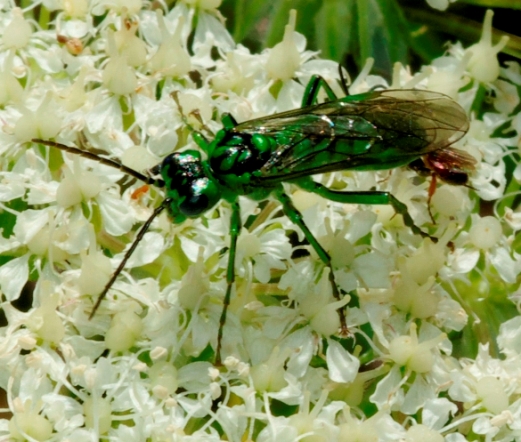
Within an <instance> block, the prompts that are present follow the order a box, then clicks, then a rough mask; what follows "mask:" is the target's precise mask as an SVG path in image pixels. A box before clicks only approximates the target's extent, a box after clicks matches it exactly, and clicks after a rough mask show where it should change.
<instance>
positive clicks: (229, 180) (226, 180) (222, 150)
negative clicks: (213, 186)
mask: <svg viewBox="0 0 521 442" xmlns="http://www.w3.org/2000/svg"><path fill="white" fill-rule="evenodd" d="M216 139H217V140H219V143H218V144H217V145H216V146H214V148H213V150H212V153H211V155H210V158H209V159H208V162H209V165H210V168H211V171H212V174H213V175H214V176H215V177H216V179H218V180H219V182H220V183H221V185H222V186H224V187H225V188H228V189H230V190H232V191H233V192H234V193H236V194H240V195H249V196H251V197H252V198H254V199H260V198H263V197H265V196H267V194H268V193H269V191H271V188H269V189H267V188H266V189H262V185H261V184H260V183H259V182H258V181H256V176H258V173H259V171H260V170H261V168H262V166H264V165H265V164H266V163H267V162H268V161H269V159H270V157H271V156H272V154H273V152H275V150H276V148H277V147H278V145H279V143H278V142H277V141H276V140H275V139H274V138H273V137H271V136H268V135H263V134H247V133H240V134H239V133H234V132H233V131H229V130H223V131H222V132H221V133H220V134H217V136H216ZM256 194H259V195H256Z"/></svg>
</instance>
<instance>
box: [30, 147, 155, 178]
mask: <svg viewBox="0 0 521 442" xmlns="http://www.w3.org/2000/svg"><path fill="white" fill-rule="evenodd" d="M31 141H32V142H33V143H39V144H43V145H44V146H50V147H55V148H56V149H60V150H63V151H65V152H69V153H73V154H75V155H79V156H80V157H84V158H88V159H89V160H93V161H97V162H98V163H101V164H104V165H105V166H110V167H114V168H115V169H119V170H121V171H122V172H124V173H126V174H127V175H130V176H133V177H134V178H137V179H138V180H140V181H143V182H144V183H147V184H151V185H153V186H156V187H165V182H164V181H163V180H158V179H155V178H152V177H149V176H146V175H143V174H142V173H139V172H137V171H135V170H134V169H131V168H130V167H127V166H124V165H123V164H121V163H119V162H118V161H114V160H111V159H109V158H104V157H101V156H99V155H96V154H95V153H92V152H89V151H88V150H83V149H79V148H77V147H75V146H67V145H65V144H61V143H56V142H54V141H47V140H41V139H39V138H33V139H32V140H31Z"/></svg>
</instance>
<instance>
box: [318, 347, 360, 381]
mask: <svg viewBox="0 0 521 442" xmlns="http://www.w3.org/2000/svg"><path fill="white" fill-rule="evenodd" d="M328 345H329V346H328V348H327V353H326V360H327V366H328V369H329V378H330V379H331V380H332V381H335V382H344V383H347V382H352V381H353V380H354V379H355V377H356V375H357V374H358V369H359V368H360V361H359V360H358V358H356V357H355V356H353V355H352V354H351V353H349V352H348V351H347V350H345V349H344V347H342V346H341V345H340V344H339V343H338V342H337V341H334V340H332V339H328Z"/></svg>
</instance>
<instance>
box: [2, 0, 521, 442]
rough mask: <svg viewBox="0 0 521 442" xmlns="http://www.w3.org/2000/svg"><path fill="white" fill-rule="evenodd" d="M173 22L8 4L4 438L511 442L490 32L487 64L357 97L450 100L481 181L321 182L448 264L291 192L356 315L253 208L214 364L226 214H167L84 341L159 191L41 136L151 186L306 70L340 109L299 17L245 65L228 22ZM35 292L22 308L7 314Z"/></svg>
mask: <svg viewBox="0 0 521 442" xmlns="http://www.w3.org/2000/svg"><path fill="white" fill-rule="evenodd" d="M438 3H439V4H441V3H443V2H437V4H438ZM159 5H160V2H145V1H144V0H143V1H142V0H133V1H116V0H111V1H109V0H96V1H91V2H89V1H87V0H68V1H64V2H59V1H44V2H43V5H41V4H40V3H39V2H36V3H35V4H34V5H33V6H32V7H30V8H28V9H26V10H21V9H18V8H15V7H13V6H12V5H11V4H10V3H9V2H2V6H1V10H0V29H1V31H0V35H1V36H2V37H1V40H0V123H1V130H0V153H1V156H0V162H1V168H0V176H1V181H0V212H1V213H0V225H1V227H2V235H0V252H1V256H0V259H1V261H0V263H1V265H0V290H1V300H2V310H3V312H4V315H5V321H4V322H3V323H2V324H1V327H0V333H1V335H0V336H1V337H0V388H1V389H3V390H4V391H5V392H6V397H7V403H8V409H4V410H2V411H3V412H5V413H11V416H12V417H11V418H10V419H2V420H0V439H1V440H8V439H9V440H29V441H49V440H56V441H62V440H74V441H75V442H83V441H94V440H101V439H103V440H105V439H107V440H125V441H144V440H158V441H159V440H161V441H216V440H228V441H244V440H248V441H249V440H257V441H277V442H280V441H289V442H293V441H296V440H301V441H308V442H319V441H339V442H356V441H359V442H362V441H364V442H367V441H391V440H393V441H395V440H403V441H410V442H413V441H422V442H426V441H429V442H430V441H433V442H437V441H443V440H445V441H447V442H459V441H465V440H487V441H488V440H494V441H505V442H507V441H511V440H521V384H520V379H521V317H520V316H518V312H517V311H516V310H515V307H516V306H517V307H518V308H519V305H520V302H521V301H520V300H521V289H520V287H519V281H520V273H521V255H520V254H519V253H517V252H516V250H515V248H516V245H517V247H519V237H516V232H518V231H519V230H521V212H519V209H517V211H513V210H512V209H510V208H509V207H508V201H511V200H513V198H514V197H515V196H516V195H519V193H518V191H519V183H520V182H521V166H520V165H519V162H518V158H519V154H520V151H519V145H520V143H519V140H520V134H521V118H520V117H519V116H517V115H516V111H517V110H519V91H520V88H521V70H520V67H519V65H518V64H515V63H511V64H509V65H508V66H506V67H501V66H500V65H499V63H498V61H497V53H498V52H499V51H500V50H501V48H502V47H503V46H504V45H505V43H506V42H505V41H501V42H500V43H498V44H496V45H495V46H494V45H493V43H492V40H491V21H492V12H490V11H489V12H488V13H487V16H486V19H485V25H484V31H483V37H482V39H481V41H480V42H479V43H477V44H476V45H474V46H472V47H470V48H466V49H465V48H463V47H462V46H461V45H459V44H455V45H453V46H451V47H450V49H449V50H448V51H447V54H446V55H444V56H443V57H441V58H439V59H437V60H435V61H434V62H433V64H432V65H431V66H428V67H426V68H425V69H424V70H423V71H422V72H420V73H418V74H412V73H411V72H410V71H409V70H408V69H406V68H404V67H402V66H400V65H397V66H396V68H395V71H394V76H393V79H392V83H391V84H387V82H386V81H385V80H384V79H383V78H380V77H376V76H372V75H369V71H370V69H371V61H370V60H369V61H368V63H367V65H366V67H365V68H364V70H363V71H362V72H361V73H360V74H359V75H358V77H357V78H356V79H355V80H354V81H353V82H352V83H351V84H350V87H349V92H350V94H357V93H361V92H365V91H368V90H370V89H371V88H374V87H375V86H379V87H382V86H383V87H386V88H387V87H389V88H393V89H401V88H418V89H430V90H434V91H437V92H442V93H445V94H447V95H449V96H450V97H452V98H453V99H454V100H456V101H457V102H458V103H459V104H460V105H461V106H463V108H464V109H465V110H466V111H467V112H468V114H469V119H470V130H469V132H468V134H467V135H466V136H465V137H464V138H463V139H462V140H460V141H459V142H458V143H457V145H456V146H455V147H457V148H458V149H461V150H464V151H466V152H467V153H469V154H470V155H472V156H473V157H474V158H475V159H476V160H477V163H478V167H477V170H476V171H475V172H474V173H473V174H472V177H471V189H468V188H465V187H462V186H449V185H444V184H442V185H440V186H438V189H437V190H436V192H435V193H434V195H433V196H432V199H431V200H430V203H429V202H428V199H429V180H425V179H422V178H420V177H418V176H417V175H416V173H415V172H413V171H411V170H406V169H396V170H392V171H391V172H389V171H385V172H378V173H377V172H367V171H365V172H354V171H342V172H335V173H331V174H328V175H323V176H317V177H315V179H316V180H318V181H320V182H321V183H322V184H324V185H326V186H328V187H331V188H334V189H337V190H353V189H355V190H369V189H374V188H376V189H378V190H385V191H389V192H391V193H392V194H393V195H394V196H396V198H397V199H398V200H399V201H401V202H403V203H405V204H406V205H407V207H408V210H409V212H410V213H411V216H412V218H413V219H414V221H415V223H416V224H417V225H418V226H421V228H422V229H424V230H429V232H430V233H431V234H432V235H433V236H435V237H437V238H439V241H438V243H436V244H434V243H433V242H431V241H430V240H429V239H422V238H421V237H419V236H418V235H414V234H413V233H412V232H411V230H410V228H409V227H406V226H404V224H403V220H402V217H401V216H395V213H394V210H393V209H392V208H391V207H387V206H366V205H342V204H338V203H332V202H329V201H326V200H324V199H322V198H320V197H318V196H316V195H314V194H308V193H305V192H303V191H302V190H298V188H297V187H296V186H295V187H294V186H291V185H288V186H287V187H286V188H285V189H286V191H287V192H288V194H290V195H291V198H292V200H293V203H294V205H295V207H296V208H297V209H298V210H299V211H300V212H301V213H302V214H303V218H304V221H305V223H306V225H307V226H308V227H309V229H310V230H311V232H312V233H313V235H314V236H315V237H316V238H317V239H318V240H319V242H320V243H321V244H322V246H323V247H324V248H325V250H327V252H328V253H329V255H330V256H331V259H332V267H333V269H334V273H335V278H336V281H337V283H338V285H339V287H340V288H341V289H342V290H343V291H344V292H345V293H349V295H346V296H345V298H344V300H342V301H337V300H335V299H334V298H333V296H332V293H331V284H330V280H329V273H328V272H329V269H327V268H326V269H325V268H324V265H323V264H322V262H321V261H320V259H319V258H318V257H317V256H316V255H315V252H314V251H313V250H312V249H311V248H310V246H309V245H308V244H307V243H303V242H301V241H300V240H303V235H302V232H300V231H299V230H298V228H297V227H296V226H294V225H293V224H292V223H291V222H290V221H289V220H288V219H287V218H285V217H284V216H282V213H281V211H280V205H279V204H277V203H275V202H272V201H267V202H263V203H261V204H260V205H259V204H258V202H255V201H252V200H250V199H248V198H245V197H241V198H240V204H241V213H242V224H243V226H244V227H243V228H242V230H241V232H240V236H239V239H238V246H237V255H236V275H235V276H236V280H235V286H234V290H233V294H232V300H231V305H230V308H229V310H228V315H227V321H226V325H225V327H224V333H223V348H222V356H223V359H224V364H223V366H215V365H214V361H215V350H216V346H217V330H218V328H219V322H220V316H221V310H222V301H223V297H224V293H225V291H226V278H227V274H226V273H227V270H226V269H227V260H228V254H227V253H226V252H227V248H228V247H229V241H230V237H229V230H230V214H231V208H230V205H229V204H228V203H226V202H222V203H220V204H218V205H217V206H216V207H214V208H212V209H211V210H209V211H208V212H207V213H206V214H205V215H203V216H201V217H200V218H197V219H190V220H188V221H186V222H184V223H182V224H173V223H172V222H171V221H170V220H169V219H168V217H167V216H166V214H161V216H159V217H158V218H157V219H156V220H155V221H154V222H153V224H152V227H151V229H150V231H149V232H147V233H146V234H145V235H144V237H143V239H142V241H141V242H140V244H139V246H138V248H137V250H136V251H135V252H134V254H133V255H132V256H131V258H130V260H129V261H128V263H127V265H126V267H125V270H124V271H123V272H122V274H121V275H120V277H119V278H118V279H117V281H116V282H115V284H114V285H113V287H112V289H111V290H110V292H109V294H108V296H107V298H106V299H105V300H103V302H102V303H101V307H100V309H99V310H98V311H97V313H96V314H95V315H94V317H93V318H92V319H89V315H90V313H91V311H92V305H93V302H95V299H96V295H97V294H99V293H100V292H101V291H102V290H103V288H104V286H105V285H106V283H107V281H108V280H109V279H110V276H111V274H112V272H113V270H114V269H115V268H116V267H117V265H118V263H119V262H121V260H122V259H123V256H124V255H125V247H126V246H127V248H128V246H129V244H130V243H132V241H133V238H134V236H135V232H136V231H137V230H138V229H139V226H140V225H141V224H142V223H143V222H144V221H145V220H147V219H148V218H149V217H150V215H151V213H152V211H153V210H154V207H156V206H157V205H158V204H159V203H160V201H161V199H162V193H161V192H162V191H161V190H160V189H154V188H151V187H150V186H143V183H140V182H137V181H136V180H135V179H131V178H129V177H127V176H126V175H125V174H124V173H123V172H122V171H120V170H118V169H115V168H111V167H108V166H105V165H102V164H100V163H98V162H95V161H92V160H88V159H85V158H81V157H79V156H75V155H72V154H67V153H62V152H61V151H58V150H56V149H53V148H48V147H44V146H41V145H37V144H36V143H33V142H31V140H32V139H34V138H40V139H45V140H49V139H53V140H56V141H57V142H60V143H63V144H66V145H75V146H78V147H80V148H82V149H89V150H90V151H92V152H95V153H97V154H99V155H102V156H104V157H109V158H113V159H118V160H120V161H121V162H122V163H123V164H125V165H126V166H127V167H130V168H133V169H135V170H138V171H141V172H143V171H145V170H147V169H149V168H151V167H153V166H154V165H155V164H157V163H159V162H160V161H161V159H162V158H163V157H164V156H165V155H167V154H169V153H171V152H172V151H174V150H179V149H184V148H185V146H190V148H193V149H196V148H197V147H196V146H195V144H194V142H193V140H192V133H191V132H192V131H193V130H197V131H201V132H203V133H205V134H207V135H208V136H210V134H212V133H216V132H217V131H218V130H219V129H220V128H221V122H220V116H221V115H222V114H223V113H226V112H228V113H231V114H232V115H233V116H234V117H235V118H236V119H237V120H238V121H245V120H248V119H252V118H255V117H261V116H266V115H270V114H273V113H276V112H281V111H285V110H290V109H295V108H298V107H300V106H301V100H302V96H303V94H304V88H305V85H306V84H307V82H308V80H309V79H310V78H311V76H312V75H314V74H319V75H321V76H322V77H323V78H324V79H325V80H326V81H327V82H328V83H329V84H330V86H331V87H332V88H333V89H334V90H335V92H336V93H338V95H339V96H342V89H341V87H340V85H339V83H338V68H337V65H336V64H335V63H333V62H331V61H326V60H321V59H319V58H318V57H317V55H318V54H316V53H312V52H310V51H306V50H305V47H306V41H305V39H304V37H303V36H302V35H300V34H298V33H296V32H295V31H294V25H295V20H296V15H295V13H292V15H291V16H290V20H289V24H288V25H287V27H286V30H285V34H284V36H283V37H282V36H281V37H282V41H281V43H279V44H278V45H276V46H275V47H274V48H272V49H269V50H266V51H264V52H262V53H261V54H251V53H250V52H249V51H248V50H247V49H246V48H244V47H242V46H240V45H236V44H235V43H234V42H233V40H232V38H231V37H230V35H229V34H228V33H227V31H226V30H225V28H224V26H223V23H222V22H223V20H222V18H221V16H220V15H219V13H218V11H217V10H216V9H215V8H216V7H218V6H219V5H220V1H219V0H213V1H212V0H197V1H195V0H192V1H188V0H185V1H180V2H176V5H175V6H174V7H173V8H172V9H171V10H167V9H163V8H162V7H160V6H159ZM440 7H443V5H441V6H440ZM46 8H47V9H46ZM49 11H52V21H50V17H51V15H50V12H49ZM505 157H508V160H509V161H508V164H509V165H510V166H509V167H511V169H513V172H511V173H510V175H511V176H512V179H511V180H510V181H509V182H507V179H506V176H507V174H506V170H505V169H506V164H507V162H506V161H504V159H505ZM506 186H508V189H507V190H506ZM506 191H507V192H510V193H509V194H507V195H506V196H504V194H505V192H506ZM516 192H517V193H516ZM508 198H510V199H508ZM483 200H488V201H491V200H498V201H499V202H498V204H497V206H496V207H498V208H499V209H498V211H499V213H495V214H493V213H490V214H487V215H488V216H483V215H480V214H479V209H480V208H479V204H480V201H483ZM429 207H430V212H432V215H433V216H434V219H435V224H433V223H432V220H431V216H430V212H429ZM492 215H495V216H492ZM290 232H296V233H297V235H298V237H295V238H293V239H292V240H291V241H290V239H289V235H288V234H289V233H290ZM106 255H111V256H112V258H108V257H107V256H106ZM131 269H135V270H133V271H132V272H130V270H131ZM29 281H32V282H29ZM31 290H32V292H33V293H32V305H30V306H28V307H27V308H25V309H24V308H20V307H19V306H18V305H17V304H16V302H13V301H16V300H17V299H18V298H19V297H20V294H21V293H22V292H27V291H29V292H31ZM509 298H510V299H509ZM346 303H349V304H348V306H347V309H346V312H347V313H346V314H347V324H348V326H349V331H350V332H351V334H352V335H351V336H350V337H348V338H340V337H338V336H336V333H337V331H338V329H339V326H340V320H339V317H338V314H337V311H336V310H337V309H338V308H339V306H340V305H345V304H346ZM494 305H497V306H498V307H497V308H498V309H500V308H501V309H503V310H502V311H498V312H495V311H494V310H493V306H494ZM487 309H488V310H487ZM487 318H488V319H490V322H487ZM498 318H501V319H502V320H503V321H504V323H503V324H502V325H501V326H500V327H498V325H497V323H496V322H495V321H496V320H499V319H498ZM480 320H481V322H480ZM490 330H494V331H493V332H490ZM487 332H488V333H489V334H487ZM494 332H495V333H497V339H495V338H496V336H495V335H494ZM473 334H474V335H475V336H474V337H473V336H472V335H473ZM460 342H466V343H471V344H474V345H475V347H476V351H475V353H477V356H476V357H475V358H474V359H471V358H469V357H467V358H463V357H462V356H461V355H467V356H469V355H470V354H471V351H470V350H469V349H464V348H461V345H460V344H459V343H460ZM479 342H481V345H479V351H478V348H477V347H478V343H479ZM500 355H501V357H500Z"/></svg>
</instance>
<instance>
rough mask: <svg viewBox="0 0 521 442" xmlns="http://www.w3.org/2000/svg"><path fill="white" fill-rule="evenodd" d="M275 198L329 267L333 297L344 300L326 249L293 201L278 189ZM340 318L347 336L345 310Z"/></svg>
mask: <svg viewBox="0 0 521 442" xmlns="http://www.w3.org/2000/svg"><path fill="white" fill-rule="evenodd" d="M274 195H275V197H276V198H277V199H278V200H279V201H280V202H281V203H282V207H283V209H284V213H285V214H286V216H287V217H288V218H289V219H290V220H291V221H293V222H294V223H295V224H296V225H297V226H299V227H300V230H302V232H303V233H304V236H305V237H306V239H307V240H308V242H309V244H310V245H311V247H313V249H314V250H315V252H317V255H318V256H319V257H320V259H321V261H322V262H323V263H324V264H325V265H326V266H328V267H329V282H330V283H331V287H332V289H333V295H334V296H335V298H336V299H338V300H340V299H342V296H341V295H340V292H339V290H338V286H337V284H336V281H335V275H334V273H333V267H332V266H331V257H330V256H329V254H328V253H327V252H326V251H325V250H324V248H323V247H322V246H321V245H320V243H319V242H318V240H317V239H316V238H315V236H314V235H313V233H311V230H309V228H308V226H306V224H305V223H304V219H303V218H302V214H301V213H300V212H299V211H298V210H297V208H296V207H295V206H294V205H293V203H292V202H291V199H290V197H289V196H288V195H286V194H285V193H284V191H283V190H282V189H278V190H276V191H275V192H274ZM338 316H339V317H340V326H341V332H340V333H341V335H342V336H347V334H348V330H347V324H346V315H345V312H344V308H343V307H342V308H340V309H339V310H338Z"/></svg>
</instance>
